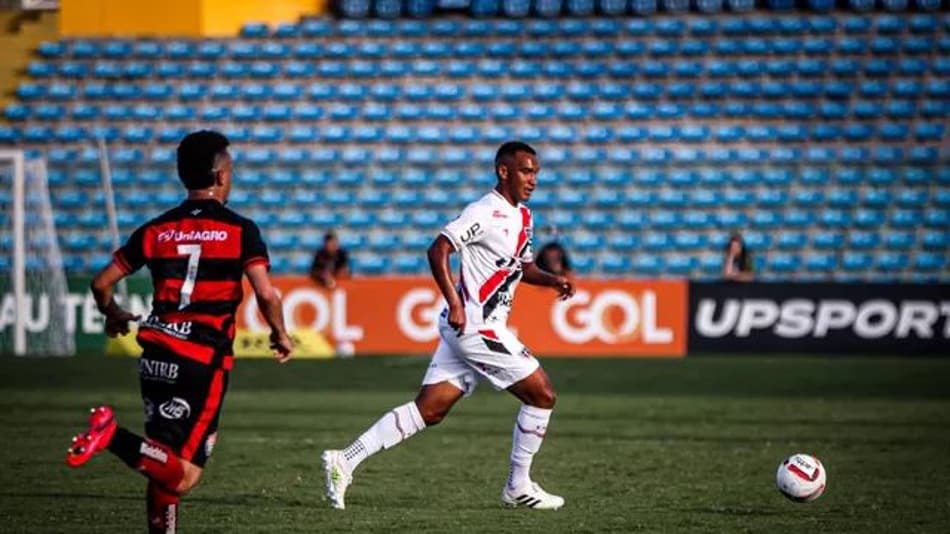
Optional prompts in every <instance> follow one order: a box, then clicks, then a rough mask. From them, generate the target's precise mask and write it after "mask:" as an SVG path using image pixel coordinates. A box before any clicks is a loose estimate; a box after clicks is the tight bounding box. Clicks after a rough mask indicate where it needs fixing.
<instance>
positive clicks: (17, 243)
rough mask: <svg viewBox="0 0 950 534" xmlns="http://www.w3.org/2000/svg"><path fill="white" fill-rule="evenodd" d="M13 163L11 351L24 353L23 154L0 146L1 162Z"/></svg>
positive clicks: (24, 176) (24, 162)
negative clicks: (14, 307) (12, 306)
mask: <svg viewBox="0 0 950 534" xmlns="http://www.w3.org/2000/svg"><path fill="white" fill-rule="evenodd" d="M4 161H10V162H11V163H12V165H13V198H11V201H12V202H13V218H12V220H11V222H12V225H13V300H14V302H15V303H16V319H15V322H14V324H13V353H14V354H15V355H17V356H25V355H26V313H27V310H26V235H25V226H24V225H25V220H26V216H25V208H26V155H25V154H24V153H23V151H22V150H0V162H4Z"/></svg>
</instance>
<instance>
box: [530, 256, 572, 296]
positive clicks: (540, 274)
mask: <svg viewBox="0 0 950 534" xmlns="http://www.w3.org/2000/svg"><path fill="white" fill-rule="evenodd" d="M521 269H522V276H521V281H522V282H524V283H526V284H529V285H533V286H542V287H551V288H554V289H555V290H557V292H558V294H559V295H560V296H561V298H562V299H567V298H571V297H573V296H574V284H573V283H572V282H571V280H570V279H569V278H568V277H566V276H559V275H556V274H551V273H549V272H547V271H545V270H543V269H541V268H540V267H538V266H537V265H536V264H535V263H534V262H530V263H523V264H521Z"/></svg>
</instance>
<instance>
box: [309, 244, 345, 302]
mask: <svg viewBox="0 0 950 534" xmlns="http://www.w3.org/2000/svg"><path fill="white" fill-rule="evenodd" d="M349 277H350V258H349V256H348V255H347V254H346V251H345V250H343V248H342V247H341V246H340V241H339V240H338V239H337V237H336V234H335V233H333V232H327V233H326V234H325V235H324V236H323V247H321V248H320V250H318V251H317V253H316V254H314V255H313V265H312V266H311V267H310V279H311V280H313V281H314V282H316V283H317V284H320V285H321V286H323V287H328V288H332V287H336V281H337V279H344V278H349Z"/></svg>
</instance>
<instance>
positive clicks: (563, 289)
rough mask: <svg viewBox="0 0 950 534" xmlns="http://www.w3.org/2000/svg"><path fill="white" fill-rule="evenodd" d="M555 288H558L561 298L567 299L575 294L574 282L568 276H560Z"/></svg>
mask: <svg viewBox="0 0 950 534" xmlns="http://www.w3.org/2000/svg"><path fill="white" fill-rule="evenodd" d="M554 289H555V290H557V292H558V295H559V298H560V299H561V300H567V299H569V298H571V297H573V296H574V283H573V282H571V280H570V278H568V277H566V276H558V277H557V280H555V282H554Z"/></svg>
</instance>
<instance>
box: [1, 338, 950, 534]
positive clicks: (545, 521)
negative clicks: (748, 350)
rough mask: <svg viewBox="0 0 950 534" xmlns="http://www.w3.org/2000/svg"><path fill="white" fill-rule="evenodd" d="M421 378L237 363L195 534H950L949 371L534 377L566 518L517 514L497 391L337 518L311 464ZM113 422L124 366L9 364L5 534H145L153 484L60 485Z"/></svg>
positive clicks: (366, 484) (797, 361)
mask: <svg viewBox="0 0 950 534" xmlns="http://www.w3.org/2000/svg"><path fill="white" fill-rule="evenodd" d="M426 362H427V360H425V359H418V358H365V359H362V358H358V359H354V360H336V361H328V362H304V361H298V362H291V363H290V364H288V365H286V366H278V365H276V364H274V363H272V362H269V361H239V362H238V365H237V368H236V369H235V371H234V373H233V375H232V382H231V390H230V392H229V394H228V398H227V399H226V401H225V409H224V414H223V418H222V424H221V428H220V435H219V442H218V446H217V448H216V449H215V454H214V456H213V458H212V460H211V461H210V462H209V465H208V469H207V470H206V472H205V478H204V480H203V482H202V484H201V485H200V486H199V487H198V488H197V489H196V490H195V492H194V493H193V494H192V495H190V496H188V497H186V500H185V501H184V504H183V507H182V513H181V515H180V525H181V527H180V528H181V531H182V532H186V533H201V532H407V533H409V532H412V533H417V532H439V533H443V532H444V533H462V532H492V533H494V532H516V531H525V532H544V533H554V532H591V533H595V532H596V533H600V532H661V533H674V532H754V533H758V532H795V531H801V532H805V531H808V532H835V533H842V532H862V533H868V532H882V533H892V532H901V533H909V532H934V533H938V532H939V533H945V532H947V528H948V525H950V500H948V499H950V498H948V490H950V361H945V360H935V359H927V360H923V359H920V360H918V359H903V360H897V359H882V358H875V359H859V358H846V359H831V358H829V359H815V358H687V359H685V360H679V361H666V360H550V359H548V360H544V361H543V364H544V366H545V367H546V369H547V370H548V373H549V374H550V375H551V377H552V380H553V381H554V383H555V385H556V386H557V388H558V390H559V393H560V399H559V402H558V407H557V408H556V410H555V414H554V418H553V419H552V422H551V425H550V428H549V433H548V438H547V439H546V440H545V443H544V446H543V447H542V449H541V452H540V453H539V455H538V456H537V457H536V460H535V467H534V470H533V474H534V477H535V478H536V479H537V480H538V481H539V482H541V483H542V484H543V485H544V486H545V487H546V488H547V489H549V490H550V491H553V492H555V493H559V494H561V495H564V497H565V498H566V499H567V505H566V506H565V508H563V509H562V510H559V511H557V512H538V511H530V510H507V509H504V508H502V507H501V505H500V501H499V494H500V491H501V488H502V484H503V482H504V480H505V476H506V472H507V464H508V462H507V457H508V451H509V447H510V443H511V427H512V423H513V420H514V415H515V413H516V411H517V407H518V405H517V402H516V401H515V400H514V399H513V398H511V397H510V396H508V395H507V394H504V393H496V392H493V391H492V390H491V388H490V387H488V386H487V385H486V384H482V385H480V387H479V389H478V391H476V393H475V395H474V396H473V397H471V398H469V399H466V400H465V401H463V402H462V403H461V404H459V405H458V407H457V408H456V410H455V411H454V412H453V413H452V414H451V415H450V416H449V418H448V419H447V420H446V422H445V423H443V424H442V425H440V426H439V427H436V428H432V429H428V430H426V431H425V432H423V433H421V434H419V435H418V436H416V437H414V438H412V439H411V440H410V441H409V442H407V443H404V444H402V445H400V446H399V447H397V448H395V449H393V450H390V451H384V452H382V453H381V454H379V455H377V456H375V457H373V458H371V459H370V460H368V461H367V462H366V463H365V464H364V465H363V466H362V467H361V469H360V470H359V471H358V473H357V475H356V481H355V483H354V485H353V486H352V487H351V489H350V492H349V494H348V495H347V509H346V510H345V511H342V512H341V511H336V510H331V509H329V508H328V506H327V504H326V502H324V501H323V499H322V492H323V479H322V472H321V470H320V468H319V456H320V452H321V450H322V449H324V448H328V447H333V448H337V447H341V446H343V445H345V444H347V443H348V442H349V441H350V440H351V439H353V438H354V437H355V436H356V435H358V433H360V432H362V431H363V429H365V428H366V427H367V426H368V425H369V424H371V423H372V422H373V421H375V420H376V418H378V417H379V416H380V415H381V414H382V413H383V412H384V411H386V410H388V409H389V408H391V407H392V406H394V405H396V404H400V403H403V402H406V401H407V400H409V399H411V398H412V396H413V394H414V392H415V390H416V388H417V386H418V383H419V380H420V379H421V377H422V374H423V372H424V370H425V365H426ZM98 403H111V404H113V405H114V406H116V408H117V412H118V415H119V418H120V423H123V424H125V425H126V426H128V427H130V428H131V429H134V430H136V431H140V430H141V413H142V408H141V401H140V399H139V396H138V382H137V375H136V368H135V362H134V361H133V360H123V359H106V358H104V357H79V358H73V359H69V360H57V359H15V358H11V357H4V358H0V425H2V426H0V428H2V434H3V439H2V441H0V443H2V449H0V483H2V484H0V494H2V497H0V525H2V526H0V531H2V532H31V533H34V532H71V533H79V532H90V533H92V532H95V533H110V532H116V533H119V532H121V533H126V532H142V531H144V525H145V523H144V521H145V520H144V499H143V495H144V491H145V481H144V479H143V478H142V477H140V476H139V475H137V474H135V473H133V472H131V471H130V470H128V469H127V468H126V467H125V466H124V465H122V464H121V462H119V461H118V459H116V458H114V457H111V456H110V455H108V454H103V455H101V456H100V457H97V458H95V459H93V461H92V462H90V464H88V465H87V466H85V467H83V468H81V469H78V470H70V469H69V468H67V467H66V466H65V464H64V463H63V457H64V454H65V450H66V446H67V442H68V438H69V437H70V435H71V434H72V433H74V432H76V431H78V430H80V429H81V428H82V427H83V424H84V420H85V418H86V413H87V412H86V410H87V409H88V407H90V406H92V405H94V404H98ZM795 452H809V453H813V454H815V455H817V456H818V457H819V458H820V459H821V460H822V461H823V462H824V464H825V465H826V466H827V468H828V472H829V474H828V490H827V491H826V493H825V495H824V496H823V497H822V498H821V499H819V500H818V501H817V502H815V503H812V504H805V505H803V504H794V503H792V502H789V501H786V500H785V499H784V498H783V497H782V496H781V495H780V494H779V493H778V491H777V490H776V489H775V470H776V467H777V465H778V463H779V461H780V460H781V459H782V458H783V457H785V456H787V455H789V454H791V453H795Z"/></svg>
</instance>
